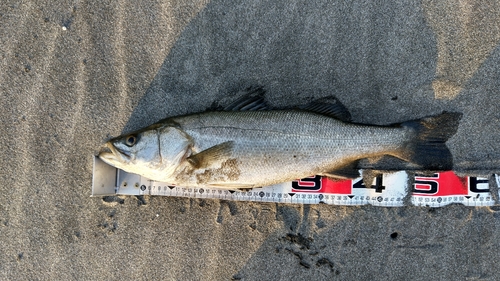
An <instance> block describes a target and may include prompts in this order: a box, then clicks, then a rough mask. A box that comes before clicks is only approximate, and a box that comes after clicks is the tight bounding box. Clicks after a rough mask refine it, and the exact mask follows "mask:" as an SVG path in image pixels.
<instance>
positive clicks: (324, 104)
mask: <svg viewBox="0 0 500 281" xmlns="http://www.w3.org/2000/svg"><path fill="white" fill-rule="evenodd" d="M299 109H302V110H307V111H311V112H315V113H319V114H323V115H326V116H330V117H333V118H336V119H338V120H340V121H344V122H350V121H351V114H350V113H349V111H348V110H347V108H346V107H345V106H344V105H343V104H342V103H341V102H340V101H339V100H338V99H337V98H336V97H334V96H329V97H324V98H320V99H317V100H314V101H312V102H310V103H308V104H306V105H303V106H299Z"/></svg>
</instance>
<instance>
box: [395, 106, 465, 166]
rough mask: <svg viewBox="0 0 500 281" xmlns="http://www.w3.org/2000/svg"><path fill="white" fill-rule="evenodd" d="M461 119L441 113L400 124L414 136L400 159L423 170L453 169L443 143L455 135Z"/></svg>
mask: <svg viewBox="0 0 500 281" xmlns="http://www.w3.org/2000/svg"><path fill="white" fill-rule="evenodd" d="M461 118H462V114H461V113H455V112H443V113H441V114H440V115H437V116H431V117H426V118H422V119H419V120H414V121H408V122H404V123H402V124H401V126H402V127H404V128H407V129H409V130H411V131H413V132H414V134H413V137H412V139H411V140H410V141H409V143H408V145H407V146H406V151H405V152H404V157H401V158H404V159H405V160H407V161H409V162H411V163H414V164H417V165H419V166H421V168H422V169H424V170H435V171H446V170H451V169H453V156H452V155H451V153H450V150H449V149H448V147H446V144H445V143H446V141H447V140H448V139H449V138H450V137H451V136H453V135H454V134H455V133H456V131H457V128H458V124H459V121H460V119H461ZM400 156H401V155H398V157H400Z"/></svg>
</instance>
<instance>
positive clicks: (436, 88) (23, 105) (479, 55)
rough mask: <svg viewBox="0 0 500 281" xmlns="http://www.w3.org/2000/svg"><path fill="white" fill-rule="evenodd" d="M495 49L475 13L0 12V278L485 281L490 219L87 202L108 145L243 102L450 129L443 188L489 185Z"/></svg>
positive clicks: (369, 4) (490, 18)
mask: <svg viewBox="0 0 500 281" xmlns="http://www.w3.org/2000/svg"><path fill="white" fill-rule="evenodd" d="M492 3H493V4H492ZM499 41H500V4H498V3H496V2H487V3H486V2H483V1H477V0H464V1H458V2H457V1H451V0H444V1H430V0H422V1H407V0H405V1H378V2H374V1H359V0H355V1H327V0H318V1H295V0H288V1H282V0H277V1H271V2H266V1H258V0H251V1H239V0H237V1H229V0H215V1H207V0H203V1H195V0H189V1H173V0H165V1H146V0H139V1H116V2H112V1H79V0H74V1H64V0H61V1H55V2H54V1H9V0H6V1H2V3H0V106H1V108H2V110H1V111H0V120H1V125H0V148H1V152H0V155H1V157H0V161H1V162H0V167H2V168H1V169H0V181H1V183H2V184H1V186H0V191H1V192H0V239H1V241H2V242H1V243H0V279H1V280H306V279H310V280H500V273H499V269H498V267H497V261H498V258H499V254H498V248H499V246H500V207H498V206H492V207H477V208H473V207H464V206H463V205H450V206H447V207H443V208H429V207H400V208H384V207H373V206H357V207H347V206H329V205H291V204H271V203H252V202H233V201H222V200H202V199H188V198H170V197H152V196H149V197H148V196H146V197H134V196H129V197H116V198H112V199H109V198H108V199H107V200H103V198H100V197H90V194H91V186H92V157H93V155H95V153H96V152H97V150H98V148H99V146H100V145H102V144H103V143H104V142H105V141H106V140H107V139H108V138H109V137H110V136H117V135H120V134H122V133H125V132H129V131H132V130H135V129H139V128H142V127H144V126H146V125H149V124H151V123H154V122H156V121H158V120H160V119H162V118H165V117H169V116H175V115H180V114H189V113H194V112H200V111H204V110H206V109H207V108H209V107H211V106H212V105H214V104H219V105H224V104H228V103H230V102H231V101H233V100H234V99H235V96H236V94H235V93H237V92H238V91H239V90H241V89H242V88H245V87H248V86H251V85H261V86H263V87H264V88H265V89H266V91H267V94H266V99H267V100H268V101H269V102H270V103H271V104H272V105H274V106H277V107H280V106H283V107H284V106H292V105H299V104H304V103H305V102H307V101H310V100H311V99H314V98H320V97H325V96H329V95H334V96H336V97H337V98H338V99H339V100H340V101H341V102H342V103H343V104H344V105H345V106H346V107H347V108H348V109H349V111H350V113H351V115H352V118H353V120H354V121H355V122H360V123H368V124H379V125H383V124H392V123H396V122H401V121H406V120H412V119H417V118H421V117H424V116H429V115H434V114H438V113H441V112H442V111H450V112H461V113H463V118H462V120H461V123H460V126H459V129H458V132H457V133H456V135H454V136H453V137H452V138H451V139H450V140H449V142H448V147H449V148H450V150H451V152H452V154H453V158H454V164H455V167H456V169H457V170H458V171H460V172H462V173H466V174H467V173H474V174H478V175H479V174H480V175H486V176H489V175H491V174H493V173H500V148H499V145H498V139H499V138H498V136H500V126H499V125H498V124H499V121H500V110H499V106H498V105H499V104H500V90H499V89H500V49H499V47H498V46H499ZM490 183H491V187H492V191H493V196H494V197H495V198H496V199H497V200H498V189H497V187H496V184H495V182H494V181H491V182H490ZM497 203H498V202H497Z"/></svg>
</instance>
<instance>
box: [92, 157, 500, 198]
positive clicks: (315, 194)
mask: <svg viewBox="0 0 500 281" xmlns="http://www.w3.org/2000/svg"><path fill="white" fill-rule="evenodd" d="M493 176H494V177H495V180H496V184H497V186H500V177H499V176H498V175H493ZM410 177H413V175H412V174H409V173H407V172H405V171H399V172H394V173H388V174H383V175H379V176H377V177H376V178H375V179H374V180H373V183H372V186H370V187H366V186H364V184H363V180H362V178H357V179H354V180H346V181H332V180H330V179H328V178H326V177H320V176H314V177H309V178H304V179H301V180H297V181H293V182H286V183H280V184H276V185H272V186H266V187H262V188H254V189H251V190H248V191H241V190H234V191H233V190H222V189H215V188H199V187H197V188H194V187H180V186H175V185H171V184H168V183H162V182H156V181H152V180H149V179H147V178H144V177H142V176H139V175H136V174H130V173H127V172H124V171H123V170H120V169H116V168H114V167H111V166H109V165H107V164H106V163H104V162H103V161H101V160H100V159H99V158H98V157H94V171H93V178H92V180H93V181H92V196H105V195H157V196H177V197H191V198H204V199H222V200H237V201H257V202H275V203H292V204H293V203H296V204H319V203H325V204H331V205H353V206H357V205H366V204H371V205H374V206H383V207H401V206H405V205H409V204H413V205H416V206H430V207H441V206H445V205H448V204H451V203H460V204H464V205H466V206H492V205H495V200H494V198H493V197H492V196H491V193H490V189H489V179H487V178H478V177H459V176H457V175H455V174H454V173H453V172H443V173H436V174H434V175H432V176H420V175H416V176H414V184H413V186H412V187H411V190H410V189H409V188H408V182H409V178H410ZM408 193H410V195H408Z"/></svg>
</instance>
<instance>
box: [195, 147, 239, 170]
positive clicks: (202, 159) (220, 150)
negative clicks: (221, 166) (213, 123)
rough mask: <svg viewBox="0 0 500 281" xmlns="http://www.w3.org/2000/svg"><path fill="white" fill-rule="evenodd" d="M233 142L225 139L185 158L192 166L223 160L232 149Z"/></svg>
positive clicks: (201, 166)
mask: <svg viewBox="0 0 500 281" xmlns="http://www.w3.org/2000/svg"><path fill="white" fill-rule="evenodd" d="M233 144H234V143H233V142H232V141H227V142H223V143H221V144H218V145H216V146H212V147H210V148H207V149H205V150H203V151H201V152H200V153H196V154H194V155H191V156H189V157H188V158H187V161H188V162H189V163H191V165H192V166H193V167H194V168H203V167H208V166H210V165H211V164H212V163H214V162H218V161H220V160H223V159H225V158H227V157H229V156H230V155H231V151H232V150H233Z"/></svg>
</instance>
